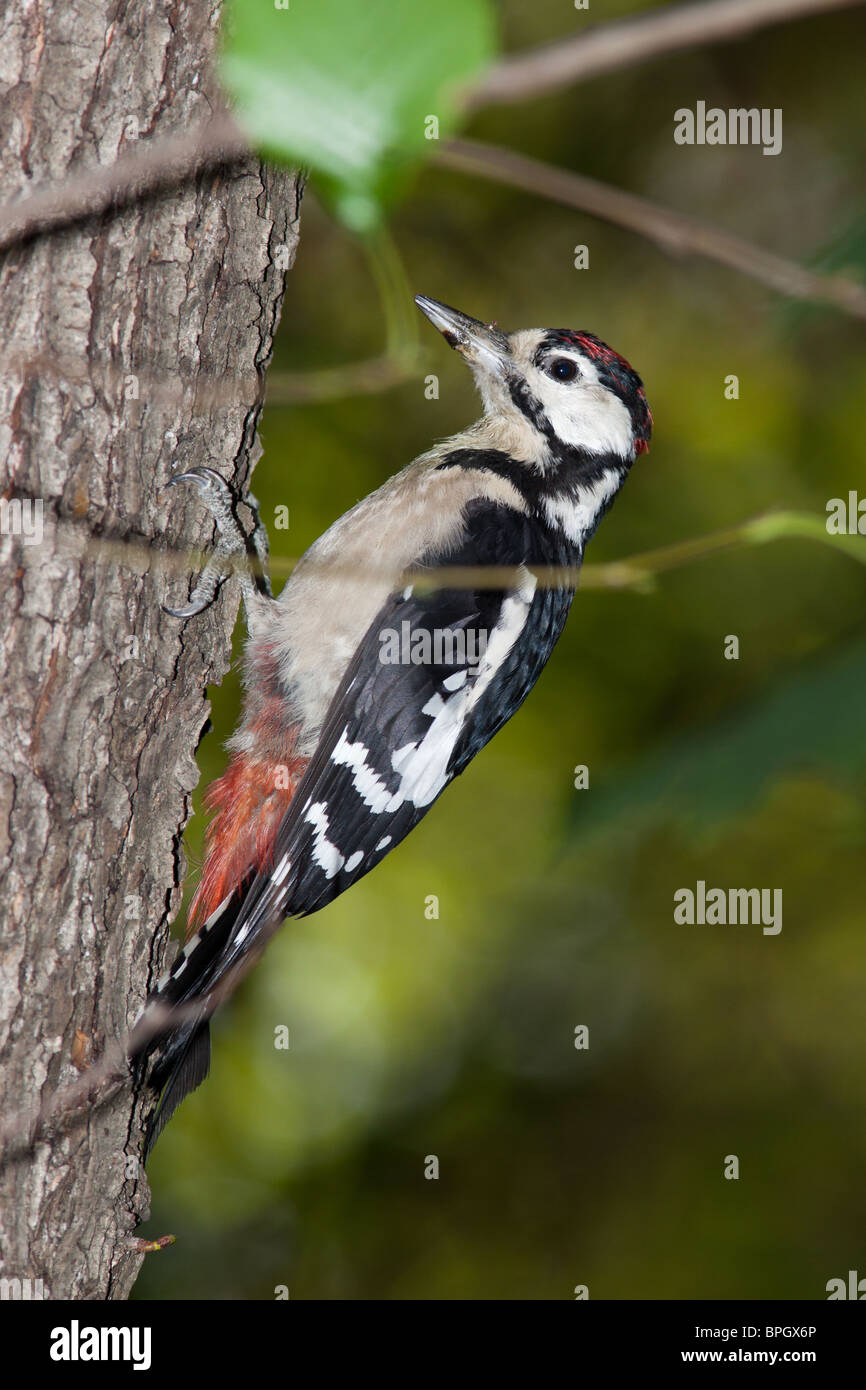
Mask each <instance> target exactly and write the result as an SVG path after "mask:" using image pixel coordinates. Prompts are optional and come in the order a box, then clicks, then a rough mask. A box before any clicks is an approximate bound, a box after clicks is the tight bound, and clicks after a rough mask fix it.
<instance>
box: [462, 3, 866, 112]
mask: <svg viewBox="0 0 866 1390" xmlns="http://www.w3.org/2000/svg"><path fill="white" fill-rule="evenodd" d="M861 4H863V0H701V3H699V4H694V5H677V6H669V7H668V8H667V9H663V10H654V11H653V12H652V14H648V15H640V16H639V17H638V18H636V19H624V20H619V21H617V22H616V23H614V24H604V25H602V26H600V27H599V28H595V29H589V30H584V31H582V32H581V33H579V34H575V35H574V37H573V38H568V39H564V40H559V41H557V42H556V43H550V44H544V45H543V46H542V47H539V48H534V49H530V50H529V52H527V53H516V54H514V55H513V56H512V57H509V58H504V59H503V60H502V62H500V63H497V64H496V65H495V66H494V67H493V68H491V69H490V71H489V72H487V73H486V74H485V75H484V77H482V78H481V79H480V81H479V82H477V83H476V84H475V86H474V87H472V88H471V89H470V91H469V92H468V94H467V96H466V98H465V103H466V109H468V110H469V111H477V110H479V109H480V108H481V107H483V106H499V105H504V104H512V103H514V102H518V101H526V100H528V99H529V98H531V97H536V96H543V95H546V94H547V93H548V92H556V91H559V90H561V89H562V88H563V87H569V86H573V85H574V84H575V83H577V82H585V81H586V80H587V79H588V78H590V77H598V76H599V75H600V74H601V73H604V72H611V71H613V70H614V69H616V70H618V71H619V70H621V69H622V68H627V67H633V66H634V65H635V64H636V63H644V62H647V61H649V60H650V59H653V58H658V57H660V56H661V55H662V54H665V53H676V52H680V51H681V50H682V49H684V48H694V47H696V46H697V45H698V44H709V43H725V42H730V41H731V40H732V39H738V38H741V37H742V36H743V35H744V34H751V33H754V31H755V30H756V29H764V28H766V27H767V26H768V25H771V24H784V23H785V22H786V21H788V20H792V19H802V18H804V17H805V16H807V15H814V14H824V13H828V12H830V11H832V10H843V9H850V8H852V7H853V6H855V5H861Z"/></svg>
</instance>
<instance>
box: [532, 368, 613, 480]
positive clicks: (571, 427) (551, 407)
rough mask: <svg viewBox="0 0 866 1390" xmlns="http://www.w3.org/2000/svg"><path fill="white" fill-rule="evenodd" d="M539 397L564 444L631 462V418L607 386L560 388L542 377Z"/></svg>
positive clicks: (547, 378) (589, 385) (580, 385)
mask: <svg viewBox="0 0 866 1390" xmlns="http://www.w3.org/2000/svg"><path fill="white" fill-rule="evenodd" d="M539 378H540V382H541V384H540V386H538V387H537V390H536V394H537V395H538V397H539V399H540V401H541V404H542V406H543V407H544V413H545V415H546V416H547V418H548V420H549V421H550V423H551V425H552V426H553V430H554V433H555V434H556V437H557V438H558V439H561V440H562V442H563V444H572V445H574V446H576V447H577V448H581V449H586V450H587V452H588V453H591V454H614V455H616V457H618V458H621V459H630V458H631V456H632V452H633V450H634V437H633V434H632V424H631V416H630V414H629V412H628V410H627V409H626V407H625V406H624V405H623V403H622V401H620V400H617V398H616V396H613V395H611V393H610V391H606V390H605V388H604V387H603V386H596V385H594V384H585V383H581V384H578V385H572V386H567V385H560V384H559V383H558V382H555V381H551V379H550V378H549V377H544V376H543V375H542V374H541V373H539Z"/></svg>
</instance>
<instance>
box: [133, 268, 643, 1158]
mask: <svg viewBox="0 0 866 1390" xmlns="http://www.w3.org/2000/svg"><path fill="white" fill-rule="evenodd" d="M416 303H417V305H418V307H419V308H420V309H421V310H422V311H423V313H425V314H426V315H427V317H428V318H429V319H430V320H431V322H432V323H433V324H434V325H435V326H436V327H437V328H438V329H439V330H440V332H441V333H442V334H443V336H444V337H445V339H446V341H447V342H448V343H449V344H450V345H451V346H452V347H453V348H455V349H456V350H457V351H458V352H459V353H460V354H461V355H462V356H463V357H464V358H465V360H466V361H467V363H468V364H469V366H470V367H471V369H472V372H473V374H474V377H475V381H476V384H477V386H478V389H479V391H480V394H481V398H482V401H483V404H484V413H483V415H482V417H481V419H480V420H478V421H477V423H476V424H474V425H472V426H470V428H469V429H467V430H465V431H463V432H462V433H461V434H457V435H454V436H453V437H452V438H450V439H446V440H444V441H443V442H441V443H439V444H437V445H436V447H435V448H433V449H431V450H430V452H429V453H426V454H423V455H422V456H421V457H420V458H417V459H416V460H415V461H414V463H411V464H410V465H409V467H408V468H405V469H404V470H403V471H402V472H401V473H398V474H397V475H396V476H395V477H393V478H391V479H390V480H389V481H388V482H386V483H385V484H384V485H383V486H382V487H380V488H379V489H377V491H375V492H373V493H372V494H371V495H370V496H369V497H367V498H365V499H364V500H363V501H361V502H359V503H358V504H357V506H355V507H353V508H352V509H351V510H350V511H348V512H347V513H346V514H345V516H343V517H341V518H340V519H339V521H336V522H335V523H334V525H333V526H331V528H330V529H329V530H328V531H326V532H325V534H324V535H323V536H322V537H321V538H320V539H319V540H318V541H316V542H315V544H314V545H313V546H311V548H310V549H309V550H308V551H307V553H306V554H305V555H304V557H303V559H302V560H301V561H300V563H299V564H298V566H297V567H296V569H295V571H294V573H293V575H292V577H291V579H290V580H289V582H288V583H287V584H286V586H285V587H284V589H283V591H282V593H281V594H280V596H279V598H277V599H273V598H271V597H270V595H269V590H268V592H262V591H261V590H260V589H259V588H257V587H256V584H255V583H254V582H253V579H252V576H251V574H250V573H249V572H247V573H246V574H242V575H241V585H242V591H243V596H244V601H245V607H246V613H247V622H248V628H249V638H248V641H247V645H246V650H245V658H244V683H245V689H246V698H245V704H244V710H243V716H242V719H241V723H240V726H239V728H238V729H237V731H236V732H235V734H234V735H233V736H232V738H231V740H230V742H229V749H230V751H231V758H230V762H229V766H228V769H227V771H226V772H225V774H224V775H223V776H222V777H221V778H220V779H219V780H218V781H217V782H216V783H215V784H214V785H213V786H212V787H211V788H210V789H209V793H208V798H207V800H208V805H209V807H210V809H211V810H212V811H214V812H215V815H214V818H213V820H212V823H211V825H210V828H209V831H208V841H207V854H206V859H205V863H204V868H203V871H202V874H201V880H200V882H199V885H198V889H197V891H196V894H195V898H194V900H193V904H192V909H191V914H190V929H189V930H190V935H189V936H188V939H187V942H186V945H185V946H184V947H183V949H182V950H181V951H180V953H179V954H178V956H177V958H176V959H175V961H174V964H173V965H172V966H171V968H170V970H168V971H167V973H166V974H165V975H163V976H162V978H161V979H160V980H159V981H158V983H157V985H156V987H155V989H154V990H153V992H152V994H151V995H150V996H149V999H148V1003H147V1006H146V1008H145V1012H144V1014H143V1015H142V1019H143V1020H144V1021H145V1022H146V1020H147V1017H148V1010H150V1011H151V1013H153V1012H154V1009H153V1006H154V1005H155V1004H156V1005H161V1006H163V1011H162V1013H161V1017H162V1018H163V1019H165V1018H166V1015H165V1012H164V1010H165V1006H168V1007H169V1009H171V1008H174V1009H175V1011H176V1012H175V1019H174V1020H172V1018H171V1016H170V1015H169V1017H168V1020H167V1024H166V1026H165V1029H164V1031H162V1032H161V1033H160V1034H158V1035H156V1036H154V1035H153V1034H152V1033H151V1034H149V1033H148V1030H147V1029H145V1030H144V1033H143V1034H142V1035H140V1036H144V1038H145V1041H144V1042H143V1043H141V1044H139V1045H136V1042H135V1036H134V1037H133V1044H132V1049H131V1051H132V1057H133V1060H134V1062H135V1065H136V1070H137V1074H138V1077H139V1079H140V1080H144V1079H145V1078H146V1081H147V1085H148V1086H149V1087H150V1088H151V1089H152V1091H153V1092H154V1093H156V1094H157V1095H161V1099H160V1100H159V1103H158V1106H157V1108H156V1110H155V1112H154V1115H153V1117H152V1119H151V1123H150V1129H149V1133H148V1136H147V1140H146V1145H147V1148H148V1150H149V1148H150V1146H151V1145H152V1143H153V1142H154V1140H155V1139H156V1137H157V1135H158V1134H159V1132H160V1130H161V1129H162V1127H163V1125H164V1124H165V1122H166V1121H167V1119H168V1118H169V1117H170V1115H171V1114H172V1112H173V1111H174V1109H175V1108H176V1106H177V1105H178V1104H179V1103H180V1101H181V1100H182V1099H183V1097H184V1096H185V1095H186V1094H187V1093H188V1092H189V1091H190V1090H192V1089H194V1087H195V1086H197V1085H198V1084H199V1083H200V1082H201V1081H202V1080H203V1078H204V1076H205V1075H206V1073H207V1069H208V1064H209V1052H210V1045H209V1036H208V1019H209V1016H210V1013H211V1012H212V1011H213V1008H214V1007H215V998H216V996H218V995H219V993H220V990H219V986H220V983H221V982H222V981H225V980H226V979H227V977H228V975H229V973H230V972H235V974H236V973H237V971H236V967H237V965H238V962H239V961H241V960H242V959H244V957H248V956H249V954H250V953H251V952H253V953H255V952H257V949H261V946H262V944H263V942H264V941H265V940H266V939H267V937H268V935H269V934H270V933H271V932H272V931H273V929H274V927H275V925H277V924H278V923H279V922H281V921H282V920H283V919H284V918H286V917H299V916H305V915H306V914H308V913H310V912H316V911H317V910H318V909H319V908H321V907H324V906H325V905H326V904H327V903H330V902H332V901H333V899H334V898H336V897H337V896H338V895H339V894H340V893H343V892H345V890H346V889H347V888H349V887H351V885H352V884H353V883H355V882H357V880H358V879H359V878H361V877H362V876H363V875H364V874H366V873H369V871H370V870H371V869H372V868H374V867H375V866H376V865H377V864H378V863H380V861H381V860H382V859H384V857H385V855H386V854H389V853H390V851H391V850H392V849H393V848H394V847H395V846H396V845H398V844H399V843H400V841H401V840H402V839H403V838H404V837H405V836H406V835H407V834H408V833H409V831H410V830H411V829H412V828H413V826H415V825H417V823H418V821H419V820H420V819H421V817H422V816H423V815H425V814H426V812H427V811H428V810H429V809H430V807H431V806H432V805H433V803H434V801H435V800H436V799H437V797H438V796H439V795H440V793H441V792H442V791H443V790H444V789H445V787H446V786H447V785H448V783H449V782H450V781H451V780H452V778H454V777H456V776H457V774H458V773H460V772H462V771H463V769H464V768H465V767H466V766H467V765H468V763H469V762H470V761H471V759H472V758H474V756H475V754H476V753H477V752H479V750H480V749H481V748H483V747H484V745H485V743H487V741H488V739H490V738H491V737H492V736H493V734H495V733H496V731H497V729H499V728H501V727H502V725H503V724H504V723H505V722H506V720H508V719H510V718H511V716H512V715H513V714H514V713H515V711H516V710H517V709H518V708H519V707H520V705H521V704H522V703H523V701H524V700H525V699H526V697H527V695H528V694H529V691H530V690H531V689H532V687H533V685H534V684H535V682H536V680H537V679H538V676H539V674H540V672H541V669H542V667H543V666H544V664H545V662H546V661H547V659H548V657H549V656H550V653H551V651H552V650H553V647H554V645H555V643H556V641H557V638H558V637H559V635H560V633H561V631H562V628H563V625H564V623H565V619H566V616H567V614H568V610H569V608H570V606H571V601H572V598H573V596H574V587H573V582H574V581H573V572H574V570H575V569H576V567H577V566H579V565H580V563H581V561H582V558H583V553H584V549H585V547H586V544H587V542H588V540H589V539H590V537H591V536H592V535H593V533H594V532H595V529H596V527H597V526H598V524H599V521H600V520H601V517H602V516H603V515H604V513H605V512H606V511H607V509H608V507H609V506H610V505H611V503H612V501H613V499H614V497H615V496H616V493H617V492H618V491H619V489H620V487H621V486H622V484H623V482H624V481H625V478H626V475H627V474H628V471H629V469H630V468H631V465H632V464H633V462H634V460H635V457H636V456H637V455H638V454H641V453H644V452H646V450H647V449H648V447H649V439H650V432H651V429H652V415H651V413H650V410H649V406H648V405H647V401H646V396H645V394H644V390H643V386H642V384H641V381H640V378H639V377H638V376H637V374H636V373H635V372H634V371H633V370H632V368H631V367H630V366H629V364H628V363H627V362H626V361H625V359H624V358H622V357H620V355H619V354H618V353H616V352H614V351H613V350H612V349H611V348H609V347H607V346H606V345H605V344H604V343H602V342H600V341H599V339H598V338H596V337H594V336H593V334H591V333H584V332H573V331H570V330H566V329H540V328H533V329H526V330H524V331H522V332H517V333H512V334H509V335H506V334H504V333H502V332H500V331H498V330H497V329H496V327H495V326H494V325H491V324H483V323H480V322H479V321H478V320H477V319H473V318H470V317H468V315H466V314H462V313H459V312H458V311H457V310H455V309H451V308H449V307H448V306H447V305H445V304H440V303H438V302H437V301H436V300H434V299H428V298H426V297H424V296H422V295H419V296H418V297H417V298H416ZM181 478H183V479H185V480H189V481H192V482H194V483H195V484H197V485H198V487H199V488H200V490H201V494H202V498H203V500H204V502H205V503H206V504H207V505H208V507H209V509H210V511H211V512H212V514H213V515H214V518H215V520H216V522H217V525H218V530H219V536H220V538H219V541H218V545H217V551H216V554H217V556H218V558H219V559H225V558H226V557H228V556H231V555H234V554H235V553H238V552H241V551H246V552H248V551H249V549H250V544H251V543H250V540H248V538H247V537H246V535H245V533H244V532H243V530H242V529H241V528H240V527H239V525H238V522H237V519H236V510H235V506H234V500H235V499H234V498H233V495H232V494H231V492H230V490H229V489H228V487H227V485H226V484H225V483H224V482H223V481H222V480H221V479H220V478H219V477H218V476H217V475H216V474H215V473H213V472H212V471H210V470H207V469H194V470H192V471H191V472H190V473H186V474H182V475H179V477H176V478H175V479H174V480H173V481H175V482H177V481H179V480H180V479H181ZM253 548H254V549H256V550H257V551H258V553H259V555H264V554H265V553H266V550H265V542H264V539H263V537H262V534H261V532H260V531H259V532H257V533H256V535H255V537H254V538H253ZM466 566H468V567H473V568H477V567H479V566H495V567H497V568H500V567H507V568H509V569H510V570H511V571H512V578H511V581H510V582H509V583H508V585H507V587H502V588H491V587H485V586H484V585H479V587H463V588H449V587H447V578H446V580H445V582H446V587H440V588H438V589H437V588H436V587H435V571H436V569H437V568H442V567H445V568H447V569H451V568H452V567H461V568H462V567H466ZM534 567H545V568H547V567H556V568H557V569H566V570H571V571H572V573H571V574H565V575H563V576H562V577H561V579H560V580H559V582H556V583H554V584H548V585H541V584H539V583H538V582H537V578H536V576H534V575H533V574H532V573H531V569H532V568H534ZM411 571H423V572H426V573H428V574H431V575H432V577H433V580H434V582H433V583H430V582H429V580H425V582H424V583H423V584H420V583H418V582H416V583H414V584H413V582H411V579H410V578H409V577H408V576H407V572H411ZM223 572H224V571H223ZM416 581H417V575H416ZM219 582H220V572H219V570H218V567H215V566H214V565H213V564H211V565H209V566H208V567H207V568H206V570H205V571H204V573H203V575H202V577H201V578H200V580H199V582H198V584H197V585H196V587H195V589H194V591H193V594H192V597H191V599H190V602H189V603H188V604H187V605H186V606H185V607H183V608H180V609H169V610H168V611H169V612H172V613H174V614H175V615H176V616H178V617H183V618H188V617H191V616H193V615H194V614H195V613H197V612H200V611H201V610H202V608H203V607H205V606H206V604H207V603H208V602H210V600H211V599H212V597H213V595H214V592H215V591H216V588H217V587H218V584H219ZM452 582H453V580H452ZM393 634H400V636H401V638H405V637H406V636H407V635H408V637H409V642H408V646H407V643H406V642H405V641H403V642H402V645H401V648H400V649H401V652H402V655H403V656H404V657H406V655H407V652H408V659H405V660H401V659H397V660H394V659H393V649H392V652H391V659H386V653H385V639H386V637H387V636H388V635H393ZM470 637H472V638H473V639H474V640H468V639H469V638H470ZM444 639H447V640H444ZM418 653H420V659H413V656H415V655H416V654H418ZM178 1006H183V1007H178Z"/></svg>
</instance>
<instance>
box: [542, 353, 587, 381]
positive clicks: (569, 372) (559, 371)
mask: <svg viewBox="0 0 866 1390" xmlns="http://www.w3.org/2000/svg"><path fill="white" fill-rule="evenodd" d="M547 375H548V376H552V377H553V379H554V381H574V379H575V377H576V376H579V375H580V373H579V372H578V368H577V363H576V362H574V361H572V359H571V358H570V357H554V359H553V361H552V362H551V363H550V364H549V365H548V368H547Z"/></svg>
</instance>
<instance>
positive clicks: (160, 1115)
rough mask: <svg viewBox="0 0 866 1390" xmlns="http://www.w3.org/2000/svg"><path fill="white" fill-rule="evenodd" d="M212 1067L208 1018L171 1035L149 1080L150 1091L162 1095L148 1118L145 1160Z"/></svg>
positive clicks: (143, 1157)
mask: <svg viewBox="0 0 866 1390" xmlns="http://www.w3.org/2000/svg"><path fill="white" fill-rule="evenodd" d="M209 1070H210V1023H209V1021H208V1020H207V1019H206V1018H205V1019H202V1021H201V1023H188V1024H185V1025H184V1027H182V1028H178V1029H177V1030H176V1031H175V1032H174V1033H170V1034H169V1036H168V1040H167V1042H166V1043H165V1046H164V1049H161V1051H160V1055H159V1057H158V1058H157V1060H156V1062H155V1064H154V1066H153V1069H152V1070H151V1073H150V1076H149V1077H148V1081H147V1084H148V1086H149V1087H150V1088H151V1090H153V1091H156V1092H157V1093H159V1092H162V1094H161V1095H160V1097H159V1102H158V1104H157V1107H156V1109H155V1110H154V1111H153V1113H152V1114H151V1115H150V1116H149V1118H148V1121H147V1128H146V1130H145V1135H144V1147H143V1149H142V1153H141V1156H142V1160H143V1162H145V1163H146V1162H147V1160H148V1159H149V1158H150V1151H151V1149H152V1148H153V1146H154V1144H155V1143H156V1141H157V1139H158V1138H159V1136H160V1135H161V1134H162V1131H163V1130H164V1129H165V1126H166V1125H167V1124H168V1122H169V1120H170V1119H171V1117H172V1115H173V1114H174V1112H175V1110H176V1109H177V1107H178V1106H179V1105H180V1103H181V1101H182V1100H184V1099H185V1097H186V1096H188V1095H189V1093H190V1092H191V1091H194V1090H195V1089H196V1087H197V1086H200V1085H201V1083H202V1082H203V1081H204V1079H205V1077H206V1076H207V1074H208V1071H209Z"/></svg>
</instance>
